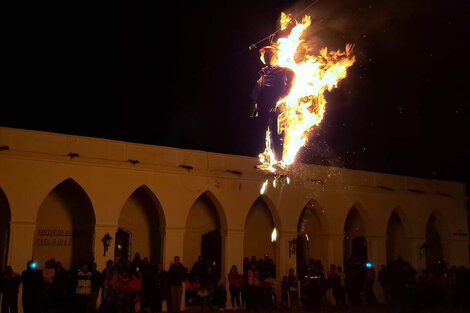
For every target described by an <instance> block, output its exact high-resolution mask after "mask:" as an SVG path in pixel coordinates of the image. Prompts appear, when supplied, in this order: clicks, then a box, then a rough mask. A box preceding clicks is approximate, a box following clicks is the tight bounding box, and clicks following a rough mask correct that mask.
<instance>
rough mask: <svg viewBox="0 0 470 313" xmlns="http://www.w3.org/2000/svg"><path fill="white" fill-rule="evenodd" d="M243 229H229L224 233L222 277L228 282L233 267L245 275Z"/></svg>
mask: <svg viewBox="0 0 470 313" xmlns="http://www.w3.org/2000/svg"><path fill="white" fill-rule="evenodd" d="M243 236H244V231H243V229H228V230H226V231H224V232H223V233H222V242H223V246H222V264H221V265H222V268H221V271H222V277H221V279H222V280H223V281H226V279H227V275H228V272H229V271H230V268H231V267H232V265H236V266H237V269H238V272H239V273H243Z"/></svg>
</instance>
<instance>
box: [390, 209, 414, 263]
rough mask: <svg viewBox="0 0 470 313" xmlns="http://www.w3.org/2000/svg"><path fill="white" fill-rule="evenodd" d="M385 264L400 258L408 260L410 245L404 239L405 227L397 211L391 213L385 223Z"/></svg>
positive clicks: (405, 238)
mask: <svg viewBox="0 0 470 313" xmlns="http://www.w3.org/2000/svg"><path fill="white" fill-rule="evenodd" d="M386 253H387V263H388V264H390V262H391V261H393V260H396V259H397V258H398V256H401V257H402V258H403V259H405V260H408V261H409V260H410V258H411V255H410V245H409V241H408V240H407V237H406V231H405V226H404V223H403V221H402V218H401V217H400V215H399V214H398V212H397V211H395V210H394V211H393V212H392V214H391V215H390V218H389V219H388V223H387V243H386Z"/></svg>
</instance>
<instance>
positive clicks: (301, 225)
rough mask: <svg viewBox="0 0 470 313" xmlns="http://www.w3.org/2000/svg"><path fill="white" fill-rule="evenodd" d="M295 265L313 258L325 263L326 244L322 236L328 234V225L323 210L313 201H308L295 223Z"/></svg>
mask: <svg viewBox="0 0 470 313" xmlns="http://www.w3.org/2000/svg"><path fill="white" fill-rule="evenodd" d="M297 232H298V235H297V249H296V258H297V265H298V266H299V265H301V264H302V263H304V262H307V261H308V260H309V259H311V258H313V259H315V260H318V259H320V260H322V262H325V261H326V257H327V251H326V249H327V242H326V240H325V238H324V234H325V233H328V224H327V220H326V218H325V213H324V210H323V209H322V208H321V207H320V205H319V204H318V203H317V202H315V201H314V200H310V201H308V202H307V203H306V204H305V206H304V208H303V209H302V212H301V214H300V216H299V220H298V223H297Z"/></svg>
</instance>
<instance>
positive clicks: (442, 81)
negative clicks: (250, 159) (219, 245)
mask: <svg viewBox="0 0 470 313" xmlns="http://www.w3.org/2000/svg"><path fill="white" fill-rule="evenodd" d="M118 2H119V3H120V4H116V3H113V4H106V5H105V4H96V5H90V4H88V3H87V4H85V3H69V2H67V3H63V2H60V3H56V4H50V5H49V4H43V3H41V4H40V5H35V6H34V7H33V6H26V5H25V6H21V7H15V8H4V9H3V10H2V11H3V15H4V20H5V21H6V22H7V23H5V24H6V25H5V29H4V36H3V37H4V38H3V43H2V47H3V49H2V50H3V51H4V53H2V54H3V56H2V59H3V66H2V67H3V69H4V71H3V74H4V79H3V83H2V85H3V88H2V90H4V93H3V101H2V105H1V111H0V125H2V126H9V127H18V128H26V129H35V130H45V131H53V132H61V133H66V134H74V135H84V136H93V137H102V138H110V139H117V140H125V141H131V142H139V143H147V144H155V145H165V146H174V147H179V148H188V149H200V150H206V151H213V152H222V153H231V154H241V155H250V156H255V155H257V154H258V153H259V152H260V149H261V148H260V145H261V144H262V143H263V142H264V139H263V135H262V134H260V133H258V132H257V127H256V126H257V124H256V120H253V119H250V118H249V112H250V99H249V93H250V90H251V88H252V87H253V84H254V82H255V81H256V78H257V72H258V70H259V69H260V67H261V66H262V64H261V63H260V61H259V55H258V53H257V51H249V50H248V49H247V48H248V46H249V45H250V44H252V43H254V42H256V41H258V40H259V39H261V38H263V37H265V36H267V35H269V34H270V33H272V32H274V31H275V30H276V28H277V20H278V18H279V15H280V12H281V11H282V10H286V11H288V12H292V13H293V14H294V15H295V14H297V13H298V12H300V11H302V10H303V9H305V8H306V7H307V6H308V5H309V4H310V3H311V2H310V1H293V0H277V1H276V0H270V1H268V0H256V1H253V0H231V1H223V0H220V1H171V2H170V1H168V2H166V1H152V2H154V3H153V4H152V5H143V4H138V3H133V4H121V2H120V1H118ZM469 3H470V2H469V1H464V0H448V1H436V0H427V1H420V0H418V1H405V0H376V1H373V0H319V1H318V2H317V3H315V4H314V5H312V6H311V7H309V8H308V9H307V10H306V11H305V12H304V13H307V14H309V15H311V16H312V17H313V23H312V26H311V29H312V30H311V31H310V33H309V37H308V39H309V40H310V41H311V42H312V44H313V45H314V47H315V48H318V49H319V48H321V47H323V46H327V47H329V48H331V49H342V48H344V45H345V44H346V43H353V44H354V46H355V48H354V54H355V55H356V57H357V62H356V64H355V65H354V66H353V67H352V68H351V69H350V70H349V74H348V77H347V78H346V79H345V80H343V81H342V82H341V83H340V84H339V88H338V89H336V90H334V91H333V92H331V93H329V94H327V99H328V101H329V102H328V107H327V113H326V116H325V119H324V121H323V123H322V124H321V127H320V129H319V130H318V132H316V133H315V134H314V135H313V136H312V140H311V143H310V144H309V146H308V148H307V149H304V150H303V151H302V152H301V154H300V159H301V160H302V161H304V162H311V163H316V164H332V165H335V166H341V167H347V168H353V169H364V170H372V171H378V172H386V173H395V174H402V175H411V176H419V177H426V178H435V179H450V180H457V181H467V182H468V181H470V172H469V169H468V168H469V166H468V164H467V163H468V161H469V160H470V140H469V137H468V136H469V135H468V134H470V126H469V124H470V123H469V121H470V120H469V117H470V116H469V114H470V113H469V109H468V105H469V104H470V103H469V102H470V101H469V97H468V96H469V91H470V87H469V85H468V80H469V78H468V77H469V72H470V71H469V70H470V66H469V65H468V63H469V61H468V58H469V57H468V55H469V51H470V39H469V38H470V36H469V34H470V5H469ZM262 45H263V44H260V45H259V46H260V47H261V46H262Z"/></svg>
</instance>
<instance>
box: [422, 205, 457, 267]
mask: <svg viewBox="0 0 470 313" xmlns="http://www.w3.org/2000/svg"><path fill="white" fill-rule="evenodd" d="M449 238H450V230H449V225H448V224H447V220H446V218H445V216H444V215H443V214H442V213H441V212H440V211H439V210H433V211H432V212H431V213H430V215H429V217H428V220H427V223H426V232H425V242H424V245H423V248H424V254H425V256H426V266H432V265H434V264H436V263H437V262H438V261H446V259H447V258H448V255H449V254H448V249H449V247H448V241H449Z"/></svg>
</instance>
